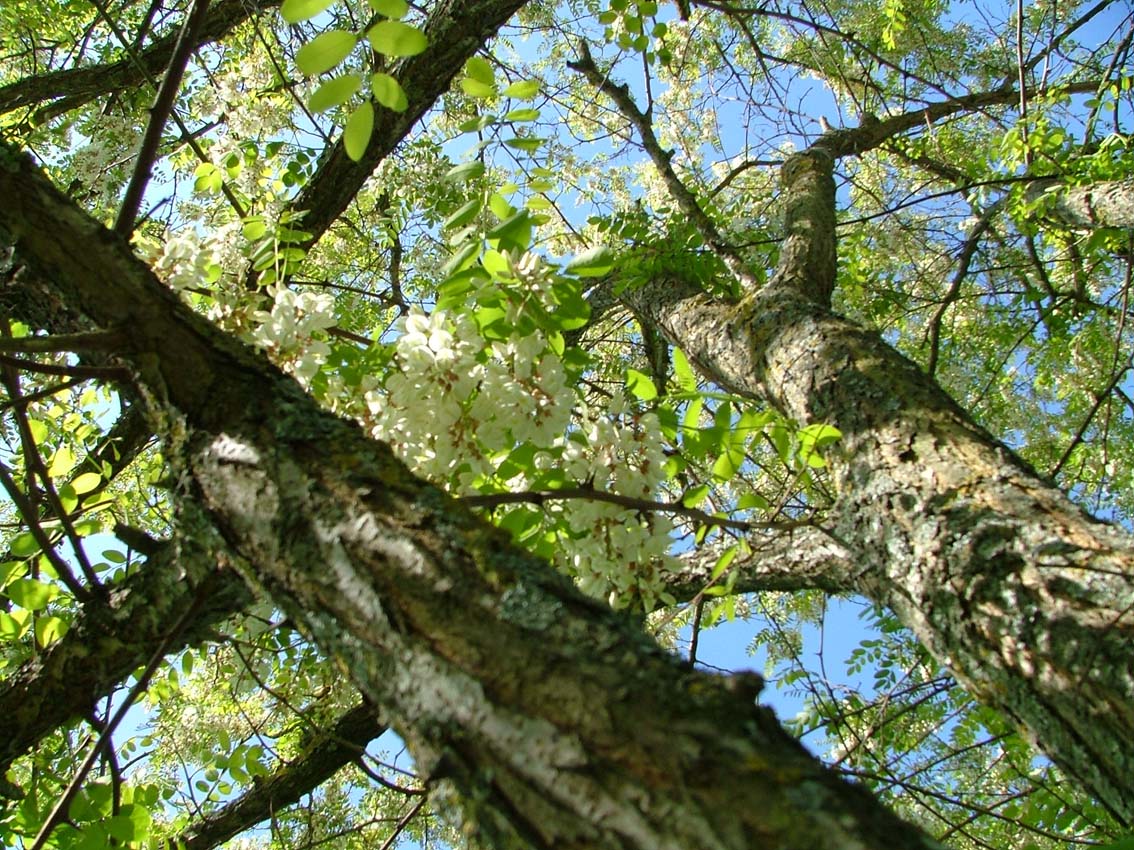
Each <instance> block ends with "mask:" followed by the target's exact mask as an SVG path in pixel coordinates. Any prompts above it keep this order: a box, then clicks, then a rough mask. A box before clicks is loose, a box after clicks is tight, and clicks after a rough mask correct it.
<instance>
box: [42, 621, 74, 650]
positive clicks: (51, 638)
mask: <svg viewBox="0 0 1134 850" xmlns="http://www.w3.org/2000/svg"><path fill="white" fill-rule="evenodd" d="M65 634H67V621H66V620H64V619H62V618H61V617H54V616H47V617H37V618H36V621H35V642H36V643H37V644H39V645H40V646H41V647H48V646H51V644H53V643H55V642H56V641H57V640H59V638H61V637H63V635H65Z"/></svg>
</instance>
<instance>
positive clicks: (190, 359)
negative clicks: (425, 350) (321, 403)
mask: <svg viewBox="0 0 1134 850" xmlns="http://www.w3.org/2000/svg"><path fill="white" fill-rule="evenodd" d="M5 159H6V160H7V161H6V162H5V163H4V164H3V165H2V166H0V193H3V195H4V196H5V197H7V198H9V199H10V200H11V203H9V204H7V205H5V206H3V207H2V208H0V245H3V246H5V251H6V253H8V257H7V259H6V260H4V259H3V258H0V269H5V271H4V272H3V280H2V281H0V289H4V288H17V289H21V290H24V291H25V292H26V291H31V292H32V293H33V294H38V295H40V296H41V297H44V298H48V299H49V300H50V298H51V297H55V298H58V299H60V300H61V301H62V302H64V303H66V304H67V305H69V306H70V307H71V308H73V309H76V310H78V311H80V312H81V313H82V314H84V315H85V316H87V317H88V318H89V320H90V321H91V322H92V323H93V324H95V325H96V326H99V327H118V328H121V329H122V331H123V332H124V333H126V334H127V335H128V337H129V339H130V342H129V344H128V346H127V347H126V349H125V350H124V351H123V352H122V355H121V358H122V361H123V363H124V364H126V365H128V366H129V368H130V369H131V370H132V371H133V373H134V375H135V383H136V385H137V388H138V392H139V393H140V395H142V396H143V397H144V398H145V399H146V401H147V404H148V405H149V406H150V408H151V410H152V411H153V414H154V418H155V422H156V423H157V424H158V426H159V427H158V430H159V431H160V432H161V434H162V436H163V437H164V438H165V439H166V445H167V455H168V456H169V458H170V459H171V460H172V461H173V462H174V463H176V464H177V466H178V475H179V478H178V483H177V485H176V490H175V495H176V498H177V499H178V500H179V501H180V502H181V503H183V504H191V505H193V506H195V508H194V510H191V511H186V512H184V513H183V523H184V526H185V527H183V529H182V532H183V533H185V534H188V536H189V537H190V538H192V537H194V536H195V533H194V532H195V531H196V532H199V533H200V534H202V535H204V536H208V535H210V534H211V533H212V532H213V530H214V529H215V530H216V531H217V532H219V533H220V535H221V536H222V537H223V539H224V540H225V542H226V543H227V544H228V546H230V547H231V548H232V550H233V551H235V552H237V553H238V554H239V555H240V556H242V557H243V558H245V559H246V560H247V563H248V564H249V565H250V567H249V578H250V580H253V581H255V582H257V583H259V584H262V585H263V586H264V587H265V588H266V589H267V590H268V592H269V593H270V594H271V595H272V597H273V599H274V601H275V602H276V603H277V604H279V605H280V607H281V608H282V609H284V610H285V611H286V612H287V613H289V614H290V616H292V618H293V619H294V620H295V621H296V622H297V623H299V624H301V625H302V627H303V628H304V629H305V630H306V631H307V633H308V634H309V635H310V636H311V638H312V639H313V640H315V642H316V643H317V644H318V645H319V646H320V647H321V648H322V649H323V650H324V651H325V652H327V654H328V655H330V656H332V657H334V658H336V659H337V660H338V661H339V662H340V663H342V664H343V666H344V667H345V669H346V670H347V671H348V672H349V673H350V675H351V676H352V678H353V679H354V681H355V683H356V684H357V685H358V687H359V688H360V690H361V691H362V692H363V693H364V695H365V696H367V697H368V698H369V699H371V700H373V701H374V702H375V703H376V704H379V705H381V706H382V708H383V711H384V712H388V714H389V716H390V718H391V720H392V721H393V723H394V725H395V728H396V729H397V730H398V731H399V733H400V734H401V735H402V736H403V738H405V739H406V741H407V743H408V744H409V745H410V747H411V749H412V750H413V752H414V755H415V759H416V763H417V765H418V767H419V769H420V770H421V772H422V773H423V774H424V775H425V776H427V777H428V778H429V780H430V784H431V787H432V788H433V789H434V790H435V792H437V793H440V794H442V795H443V794H444V793H445V792H447V791H451V790H456V791H460V792H462V797H461V805H462V809H463V812H464V815H465V818H466V820H467V822H468V824H469V826H470V828H472V829H475V830H478V831H479V832H481V833H482V834H483V835H484V837H485V838H487V839H489V840H491V841H493V842H494V843H495V844H497V845H498V846H525V845H526V846H536V847H553V846H554V847H583V846H586V847H612V848H613V847H620V848H631V847H633V848H643V850H644V849H645V848H649V850H659V848H685V847H691V846H697V847H706V848H741V847H753V846H777V847H800V848H804V847H805V848H809V849H810V848H835V847H840V848H841V847H847V846H857V847H868V848H869V847H878V848H881V847H886V848H894V847H929V846H933V845H932V842H931V841H930V840H929V839H927V838H925V837H924V836H922V835H921V834H920V833H918V832H917V831H916V830H914V829H913V828H912V827H910V826H908V825H906V824H904V823H903V822H901V821H900V820H898V819H897V818H895V817H894V816H893V815H892V814H891V813H889V812H888V811H887V810H886V809H884V808H883V807H882V806H881V805H880V804H878V803H877V802H876V801H874V800H873V799H872V798H871V797H870V796H869V795H868V794H866V793H865V792H864V791H862V790H861V789H859V788H857V787H855V786H852V785H849V784H847V783H845V782H843V781H842V780H840V779H839V778H837V777H836V776H835V775H834V774H833V773H831V772H830V771H828V770H827V769H825V768H824V767H822V765H820V764H819V763H818V762H817V761H816V760H815V759H814V758H812V757H811V756H810V755H809V754H807V753H806V752H805V751H804V750H803V748H802V747H801V746H800V745H799V743H798V742H797V741H795V740H794V739H792V738H791V737H790V736H788V735H787V734H786V733H785V732H784V731H783V730H782V729H781V728H780V726H779V725H778V724H777V723H776V721H775V718H774V717H773V715H772V713H771V712H770V711H769V710H768V709H766V708H762V707H760V706H758V705H756V704H755V698H756V696H757V695H758V692H759V686H760V683H759V680H758V677H754V676H750V675H749V676H736V677H732V678H729V679H723V678H721V677H716V676H711V675H708V674H705V673H703V672H699V671H695V670H691V669H689V668H688V667H686V666H685V665H683V664H682V663H681V662H679V661H678V660H677V659H675V658H674V657H672V656H670V655H668V654H667V653H665V652H663V651H661V650H660V649H658V648H657V647H656V646H655V645H653V644H652V643H651V642H650V641H648V640H647V639H646V638H645V637H644V636H643V635H642V634H641V633H640V632H639V631H637V630H635V629H633V628H632V627H631V626H630V625H629V624H628V623H626V621H625V620H624V619H623V618H622V617H620V616H619V615H617V614H616V613H614V612H612V611H610V610H609V609H607V608H606V607H605V606H602V605H600V604H598V603H595V602H594V601H592V600H589V599H586V598H585V597H583V596H581V595H580V594H579V593H578V592H577V591H576V590H575V588H574V587H573V586H572V585H571V584H570V583H569V582H568V581H567V580H566V579H563V578H562V577H560V576H558V575H557V574H555V573H553V572H552V571H551V570H550V569H549V567H548V566H547V564H545V563H543V562H540V561H538V560H536V559H534V558H532V557H531V556H529V555H527V554H525V553H523V552H521V551H519V550H517V549H516V548H514V546H513V545H512V544H511V542H510V540H509V539H508V538H507V536H506V535H504V534H503V533H501V532H499V531H498V530H496V529H493V528H492V527H490V526H486V525H485V524H484V523H483V522H482V521H480V520H478V519H477V518H476V517H474V516H472V515H471V514H470V513H469V512H468V510H467V509H465V508H462V507H461V506H460V505H459V504H458V503H456V502H454V501H453V500H452V499H450V498H449V497H448V496H446V495H445V494H444V493H442V492H441V491H439V490H437V489H436V488H434V487H432V486H431V485H428V484H425V483H423V482H421V481H419V480H417V479H415V478H414V477H413V476H412V475H411V474H410V473H409V472H408V470H407V469H406V468H405V467H404V466H403V465H402V464H401V463H400V462H398V461H397V460H396V459H395V458H394V457H393V456H392V454H391V453H390V451H389V449H388V448H387V447H385V446H384V445H381V444H378V443H375V442H373V441H371V440H368V439H366V438H365V437H364V436H363V434H362V432H361V431H360V429H359V428H358V427H357V426H356V425H354V424H353V423H348V422H345V421H343V420H340V419H337V418H335V417H334V416H332V415H330V414H328V413H326V412H324V411H322V410H320V409H319V408H318V406H317V405H316V404H315V403H314V402H313V401H312V400H311V399H310V398H309V397H307V396H306V395H304V394H303V393H302V392H301V391H300V389H299V387H298V386H297V385H296V384H295V383H294V382H293V381H291V380H290V379H288V378H286V377H285V376H283V375H281V374H280V373H278V372H277V371H275V370H274V369H273V368H272V367H271V366H270V365H269V364H268V363H267V362H266V361H264V360H262V359H261V358H259V357H258V356H256V355H255V354H254V353H253V352H251V351H250V350H248V349H247V348H245V347H244V346H242V345H241V344H240V343H239V342H237V341H236V340H234V339H232V338H230V337H228V336H226V335H224V334H223V333H221V332H219V331H218V330H217V329H215V328H214V327H212V326H211V325H209V324H208V323H207V322H205V321H204V320H203V319H202V318H200V317H199V316H197V315H195V314H193V313H192V312H191V311H189V310H188V309H187V308H185V307H184V306H183V305H182V304H181V303H180V302H179V301H178V300H177V297H176V296H175V295H174V294H173V293H172V292H170V291H169V290H167V289H166V288H164V287H163V286H162V285H161V284H160V283H159V282H158V281H157V280H156V279H155V278H154V277H153V275H152V274H151V272H150V271H149V269H147V268H146V267H145V266H144V265H142V264H141V263H140V262H139V261H137V260H136V259H135V258H134V257H133V256H132V255H131V252H130V250H129V248H128V246H127V245H126V244H125V243H124V242H122V241H120V240H119V239H117V238H116V237H114V236H113V235H111V234H109V233H108V232H107V231H106V230H105V229H104V228H102V227H101V226H100V225H99V224H98V223H97V222H95V221H93V220H92V219H90V218H89V217H88V216H86V215H85V214H84V213H82V212H81V211H80V210H79V209H78V208H77V207H75V206H74V204H73V203H71V202H70V201H68V200H67V199H66V198H64V197H63V196H62V195H61V194H60V193H59V192H58V191H57V190H55V189H54V187H52V186H51V185H50V183H49V182H48V181H47V180H46V178H44V177H43V176H42V175H41V174H40V173H39V172H38V171H37V170H36V169H35V168H34V166H33V165H32V164H31V163H30V161H29V160H28V159H26V158H25V157H23V156H19V155H17V154H6V155H5ZM198 510H200V512H201V513H198ZM194 525H196V526H197V528H196V529H195V528H194Z"/></svg>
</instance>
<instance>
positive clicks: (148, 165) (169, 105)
mask: <svg viewBox="0 0 1134 850" xmlns="http://www.w3.org/2000/svg"><path fill="white" fill-rule="evenodd" d="M208 10H209V0H193V8H192V9H191V10H190V12H189V15H188V17H186V18H185V23H184V25H183V26H182V28H181V33H180V35H178V37H177V43H176V45H175V46H174V48H173V56H172V58H171V59H170V61H169V67H167V68H166V69H165V73H164V74H163V75H162V80H161V85H160V86H159V87H158V92H157V97H156V98H155V100H154V104H153V106H151V107H150V120H149V122H148V123H147V124H146V130H145V132H144V133H143V134H142V141H141V144H140V145H139V147H138V153H137V157H136V159H137V161H136V162H135V163H134V171H133V173H132V174H131V175H130V182H129V184H127V186H126V194H125V196H124V197H123V199H122V206H121V207H120V208H119V210H118V218H117V219H116V220H115V222H114V231H115V232H116V233H118V234H119V235H121V236H126V237H128V236H129V235H130V234H131V233H132V232H133V230H134V220H135V219H136V218H137V217H138V210H139V209H140V208H141V205H142V196H143V195H144V194H145V191H146V186H147V185H148V184H149V182H150V175H151V172H152V170H153V166H154V160H155V159H156V158H157V153H158V146H159V145H160V144H161V136H162V132H163V131H164V130H165V122H166V121H168V120H169V116H170V113H171V112H172V111H173V103H174V100H175V99H176V98H177V92H178V89H180V88H181V78H182V76H183V75H184V74H185V66H186V65H187V64H188V63H189V57H190V56H192V55H193V51H194V50H196V49H197V37H198V35H199V34H200V32H201V28H202V27H203V26H204V24H205V14H206V13H207V12H208Z"/></svg>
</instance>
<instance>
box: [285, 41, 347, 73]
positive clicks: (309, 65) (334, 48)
mask: <svg viewBox="0 0 1134 850" xmlns="http://www.w3.org/2000/svg"><path fill="white" fill-rule="evenodd" d="M356 44H358V36H356V35H355V34H354V33H351V32H347V31H346V30H330V31H328V32H325V33H322V34H321V35H317V36H315V38H313V39H312V40H311V41H309V42H308V43H307V44H305V45H303V47H301V48H299V50H298V51H296V54H295V64H296V65H298V66H299V70H300V71H302V72H303V73H304V74H307V76H309V77H314V76H316V75H317V74H322V73H323V72H325V71H330V70H331V69H332V68H334V67H336V66H337V65H339V64H341V63H342V61H343V60H344V59H346V58H347V56H349V55H350V52H351V51H352V50H354V46H355V45H356Z"/></svg>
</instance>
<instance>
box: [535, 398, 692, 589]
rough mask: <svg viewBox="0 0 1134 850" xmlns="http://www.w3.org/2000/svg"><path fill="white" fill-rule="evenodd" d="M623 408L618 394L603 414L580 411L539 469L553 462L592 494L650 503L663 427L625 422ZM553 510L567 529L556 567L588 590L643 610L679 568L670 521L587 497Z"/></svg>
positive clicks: (651, 421)
mask: <svg viewBox="0 0 1134 850" xmlns="http://www.w3.org/2000/svg"><path fill="white" fill-rule="evenodd" d="M621 407H622V399H621V398H618V397H616V398H615V399H614V400H612V402H611V407H610V409H608V410H605V411H597V410H590V409H584V410H583V413H582V420H583V421H582V426H581V427H580V428H579V430H577V431H575V432H572V433H571V434H570V435H568V436H567V437H566V438H564V439H560V440H558V441H556V445H557V447H558V446H562V450H561V452H552V453H546V454H542V455H537V457H536V465H537V467H548V466H551V465H556V466H558V467H559V468H560V469H562V470H563V472H564V473H565V474H566V475H567V477H568V478H569V479H571V480H573V481H578V482H587V483H588V484H589V485H590V486H592V487H593V488H594V489H595V490H598V491H602V492H608V493H615V494H618V495H620V496H629V497H632V498H637V499H642V500H645V501H650V500H653V499H654V498H655V497H656V494H657V492H658V490H659V489H660V488H661V486H662V484H663V483H664V482H665V480H666V478H667V475H666V458H665V454H664V452H663V449H662V446H663V445H664V441H663V438H662V434H661V427H660V424H659V423H658V420H657V417H656V416H655V415H654V414H652V413H647V414H644V415H642V416H636V417H629V418H627V417H624V416H622V415H621V414H622V410H621ZM518 484H520V482H513V486H516V485H518ZM552 510H553V511H555V512H556V513H557V514H558V518H559V519H560V521H561V522H562V523H563V524H564V525H565V526H566V527H567V528H569V529H571V533H569V534H568V535H561V536H560V537H561V541H562V543H563V545H562V546H560V547H558V549H557V555H556V559H557V562H558V565H559V566H560V568H562V569H564V570H565V571H566V572H567V573H569V574H570V575H573V576H575V577H576V579H577V580H578V582H579V586H580V588H581V589H582V590H583V591H584V592H585V593H588V594H591V595H592V596H600V597H602V596H606V597H608V598H609V601H610V603H611V605H616V606H618V605H635V606H640V607H643V608H645V609H646V610H652V609H653V608H654V607H655V604H656V601H657V600H658V599H659V598H665V591H664V587H663V578H664V573H665V572H666V571H668V570H670V569H674V568H676V566H677V561H676V560H675V559H674V558H673V557H672V556H671V555H670V554H669V548H670V545H671V544H672V542H673V541H672V539H671V537H670V533H671V532H672V531H673V529H674V525H673V521H672V520H671V519H670V518H669V517H668V516H666V515H664V514H659V513H654V512H643V511H636V510H632V509H627V508H625V507H622V506H620V505H617V504H611V503H609V502H602V501H598V500H592V499H571V500H567V501H563V502H560V503H558V504H556V505H555V506H553V508H552ZM668 601H672V600H668Z"/></svg>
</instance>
